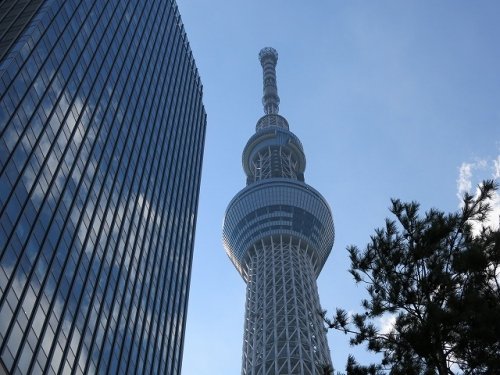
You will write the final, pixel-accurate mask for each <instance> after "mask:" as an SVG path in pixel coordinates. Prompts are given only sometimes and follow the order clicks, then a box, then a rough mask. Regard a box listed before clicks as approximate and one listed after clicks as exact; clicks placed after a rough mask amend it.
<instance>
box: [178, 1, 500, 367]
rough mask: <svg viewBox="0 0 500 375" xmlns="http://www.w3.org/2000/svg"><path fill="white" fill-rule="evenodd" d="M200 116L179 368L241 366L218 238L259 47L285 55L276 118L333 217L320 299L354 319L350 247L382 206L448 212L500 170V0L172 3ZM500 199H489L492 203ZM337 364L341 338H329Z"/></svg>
mask: <svg viewBox="0 0 500 375" xmlns="http://www.w3.org/2000/svg"><path fill="white" fill-rule="evenodd" d="M178 5H179V8H180V12H181V15H182V19H183V22H184V25H185V28H186V31H187V34H188V37H189V40H190V44H191V48H192V50H193V54H194V56H195V59H196V63H197V66H198V69H199V72H200V75H201V78H202V82H203V84H204V103H205V108H206V111H207V114H208V129H207V138H206V145H205V156H204V165H203V177H202V187H201V195H200V205H199V212H198V222H197V233H196V247H195V254H194V263H193V271H192V281H191V292H190V300H189V312H188V319H187V330H186V338H185V347H184V362H183V375H204V374H207V375H208V374H217V375H226V374H227V375H229V374H231V375H234V374H237V373H239V372H240V371H241V349H242V339H243V315H244V308H245V306H244V304H245V284H244V282H243V281H242V279H241V278H240V276H239V275H238V273H237V272H236V270H235V269H234V268H233V266H232V264H231V263H230V261H229V259H228V258H227V256H226V254H225V252H224V249H223V247H222V241H221V225H222V219H223V215H224V210H225V208H226V206H227V204H228V203H229V201H230V200H231V198H232V197H233V196H234V195H235V194H236V193H237V192H238V191H239V190H240V189H242V188H243V187H244V185H245V177H244V173H243V170H242V167H241V152H242V151H243V147H244V146H245V144H246V142H247V140H248V138H249V137H250V136H251V135H252V134H253V133H254V131H255V123H256V121H257V120H258V119H259V118H260V116H262V114H263V110H262V105H261V97H262V76H261V74H262V72H261V67H260V64H259V61H258V58H257V55H258V52H259V50H260V49H261V48H262V47H265V46H272V47H274V48H276V49H277V51H278V53H279V60H278V66H277V79H278V92H279V95H280V98H281V105H280V114H281V115H283V116H285V117H286V118H287V119H288V122H289V123H290V130H291V131H292V132H294V133H295V134H296V135H297V136H298V137H299V138H300V139H301V141H302V143H303V145H304V149H305V153H306V158H307V168H306V172H305V178H306V182H307V183H308V184H310V185H312V186H313V187H314V188H316V189H317V190H319V191H320V192H321V193H322V194H323V195H324V196H325V198H326V199H327V200H328V202H329V203H330V205H331V207H332V209H333V215H334V221H335V227H336V239H335V244H334V247H333V250H332V253H331V255H330V258H329V260H328V261H327V263H326V265H325V267H324V269H323V271H322V274H321V275H320V277H319V279H318V287H319V293H320V298H321V303H322V305H323V307H324V308H325V309H328V310H330V311H334V309H335V307H343V308H345V309H347V310H349V311H361V307H360V301H361V299H362V298H363V296H364V289H363V287H362V286H356V285H355V284H354V281H353V280H352V277H351V276H350V275H349V274H348V272H347V269H348V268H349V262H348V257H347V252H346V246H348V245H350V244H355V245H358V246H359V247H363V246H364V245H365V244H366V243H367V242H368V241H369V238H370V235H371V234H372V233H373V231H374V229H375V228H376V227H380V226H382V225H383V221H384V218H385V217H387V216H388V215H389V212H388V207H389V204H390V198H391V197H395V198H396V197H397V198H401V199H403V200H416V201H419V202H420V203H421V205H422V208H423V209H429V208H430V207H437V208H440V209H443V210H447V211H451V210H455V209H457V208H458V204H459V200H458V198H457V193H459V191H463V190H464V189H467V188H468V186H472V187H473V186H474V185H475V184H477V183H478V182H479V181H480V180H481V179H483V178H492V177H494V176H496V178H499V177H500V68H499V67H500V43H499V40H500V22H498V20H499V19H500V2H498V1H456V0H453V1H452V0H449V1H447V0H444V1H431V0H420V1H397V0H393V1H356V0H353V1H337V0H335V1H334V0H329V1H327V0H318V1H315V2H309V3H306V2H303V1H295V0H289V1H284V0H279V1H278V0H268V1H262V0H254V1H245V2H243V1H233V2H229V1H220V0H212V1H207V0H178ZM497 203H498V202H497ZM328 338H329V343H330V350H331V352H332V359H333V363H334V366H335V368H336V369H337V370H342V369H343V368H344V365H345V361H346V358H347V355H348V353H354V354H355V355H356V356H357V357H358V358H359V359H360V360H361V361H368V360H369V358H370V357H369V356H368V355H366V352H365V350H364V349H363V348H351V347H349V344H348V338H347V337H345V336H344V335H342V334H336V333H334V332H330V333H329V334H328Z"/></svg>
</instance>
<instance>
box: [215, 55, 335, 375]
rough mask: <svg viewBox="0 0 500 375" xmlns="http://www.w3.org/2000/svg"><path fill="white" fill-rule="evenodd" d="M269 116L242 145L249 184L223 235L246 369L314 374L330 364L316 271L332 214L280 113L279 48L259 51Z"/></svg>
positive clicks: (330, 234) (248, 373)
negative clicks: (236, 278) (240, 289)
mask: <svg viewBox="0 0 500 375" xmlns="http://www.w3.org/2000/svg"><path fill="white" fill-rule="evenodd" d="M259 59H260V63H261V65H262V68H263V72H264V96H263V98H262V103H263V105H264V111H265V115H264V116H263V117H262V118H260V119H259V121H258V122H257V125H256V132H255V134H254V135H253V136H252V137H251V138H250V139H249V141H248V143H247V144H246V146H245V149H244V150H243V169H244V170H245V173H246V175H247V187H246V188H244V189H243V190H241V191H240V192H239V193H238V194H237V195H236V196H235V197H234V198H233V200H232V201H231V202H230V203H229V206H228V208H227V210H226V215H225V218H224V225H223V241H224V247H225V249H226V252H227V254H228V255H229V258H230V259H231V261H232V262H233V264H234V265H235V267H236V269H237V270H238V271H239V273H240V274H241V276H242V277H243V279H244V280H245V282H246V283H247V298H246V311H245V332H244V341H243V367H242V374H243V375H260V374H262V375H270V374H272V375H275V374H276V375H281V374H287V375H291V374H294V375H295V374H300V375H316V374H320V373H322V372H321V370H322V369H323V368H324V367H325V366H327V365H330V364H331V359H330V353H329V350H328V346H327V342H326V334H325V331H324V328H323V324H322V321H321V317H320V315H319V311H320V309H321V307H320V303H319V296H318V290H317V286H316V278H317V277H318V275H319V273H320V271H321V269H322V267H323V265H324V264H325V261H326V258H327V257H328V255H329V254H330V251H331V248H332V245H333V239H334V229H333V219H332V213H331V210H330V207H329V205H328V203H327V202H326V200H325V199H324V198H323V197H322V196H321V194H319V193H318V192H317V191H316V190H314V189H313V188H312V187H310V186H309V185H307V184H306V183H305V182H304V170H305V167H306V158H305V155H304V150H303V148H302V144H301V143H300V141H299V139H298V138H297V137H296V136H295V135H294V134H293V133H292V132H290V131H289V130H288V122H287V120H286V119H285V118H284V117H282V116H280V115H279V114H278V105H279V102H280V100H279V97H278V89H277V86H276V71H275V68H276V63H277V61H278V53H277V52H276V50H274V49H273V48H264V49H262V50H261V51H260V54H259Z"/></svg>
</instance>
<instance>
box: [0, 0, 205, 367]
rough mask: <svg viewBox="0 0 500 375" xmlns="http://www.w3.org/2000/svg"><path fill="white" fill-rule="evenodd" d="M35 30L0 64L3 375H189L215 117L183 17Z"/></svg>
mask: <svg viewBox="0 0 500 375" xmlns="http://www.w3.org/2000/svg"><path fill="white" fill-rule="evenodd" d="M7 3H11V5H12V7H11V9H12V11H14V10H15V9H14V8H15V7H16V6H17V7H20V6H21V5H19V4H24V5H23V6H25V5H26V3H29V2H26V1H25V2H22V1H17V2H15V1H14V2H13V1H10V2H9V1H7ZM2 4H6V3H2ZM17 11H19V9H17ZM21 13H22V12H21V11H19V14H21ZM23 22H24V23H21V24H20V25H22V26H19V27H22V31H21V32H20V33H19V34H18V36H16V38H15V42H14V43H12V44H11V45H10V46H9V48H8V51H7V52H6V54H5V55H4V56H3V58H2V59H1V62H0V224H1V225H0V358H1V364H0V365H1V366H0V372H1V371H2V366H3V369H4V371H8V372H9V373H13V374H28V373H29V374H31V373H33V374H42V373H43V374H80V373H85V374H87V373H89V374H94V373H95V374H133V373H140V374H142V373H144V374H146V373H148V374H179V373H180V367H181V356H182V346H183V336H184V326H185V316H186V304H187V297H188V288H189V278H190V272H191V259H192V252H193V242H194V229H195V224H196V211H197V205H198V193H199V188H200V176H201V165H202V154H203V145H204V138H205V128H206V114H205V110H204V107H203V104H202V85H201V82H200V79H199V76H198V72H197V69H196V66H195V62H194V59H193V57H192V54H191V50H190V48H189V44H188V41H187V38H186V34H185V32H184V29H183V26H182V22H181V20H180V16H179V12H178V10H177V7H176V5H175V2H174V1H172V0H148V1H145V0H143V1H138V0H130V1H127V0H110V1H99V0H64V1H63V0H50V1H49V0H46V1H42V2H41V4H39V7H38V8H37V9H36V10H35V12H34V13H33V14H31V15H30V16H29V20H27V21H26V20H25V21H23ZM7 28H8V27H7V26H5V29H7Z"/></svg>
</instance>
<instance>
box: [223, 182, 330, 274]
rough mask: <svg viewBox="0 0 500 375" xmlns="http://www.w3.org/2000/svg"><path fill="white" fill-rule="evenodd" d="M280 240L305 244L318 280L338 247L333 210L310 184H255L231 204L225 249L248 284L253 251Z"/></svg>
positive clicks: (226, 226)
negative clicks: (335, 245) (263, 243)
mask: <svg viewBox="0 0 500 375" xmlns="http://www.w3.org/2000/svg"><path fill="white" fill-rule="evenodd" d="M277 236H281V237H283V236H286V237H290V238H293V239H294V240H295V241H300V242H301V246H300V247H301V248H303V249H306V251H307V253H309V254H310V256H311V257H312V259H311V260H312V264H313V266H314V273H315V276H316V277H317V276H318V275H319V273H320V271H321V269H322V267H323V265H324V263H325V261H326V258H327V257H328V255H329V253H330V251H331V248H332V246H333V240H334V227H333V219H332V213H331V210H330V206H329V205H328V203H327V202H326V200H325V199H324V198H323V197H322V196H321V194H320V193H318V192H317V191H316V190H315V189H313V188H312V187H311V186H309V185H307V184H305V183H304V182H300V181H297V180H293V179H289V178H271V179H266V180H262V181H260V182H255V183H252V184H251V185H249V186H247V187H246V188H245V189H243V190H241V191H240V192H239V193H238V194H237V195H236V196H235V197H234V198H233V200H232V201H231V202H230V203H229V206H228V208H227V210H226V215H225V218H224V225H223V241H224V247H225V249H226V252H227V254H228V255H229V257H230V259H231V261H232V262H233V263H234V265H235V266H236V268H237V269H238V271H239V272H240V274H241V275H242V277H243V278H244V279H245V281H247V274H248V273H247V269H246V268H247V265H248V263H249V259H248V257H249V255H250V253H249V251H250V249H252V248H253V245H254V244H255V243H258V242H261V240H264V239H266V238H272V237H277Z"/></svg>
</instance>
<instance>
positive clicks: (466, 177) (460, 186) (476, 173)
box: [457, 155, 500, 233]
mask: <svg viewBox="0 0 500 375" xmlns="http://www.w3.org/2000/svg"><path fill="white" fill-rule="evenodd" d="M485 179H494V180H497V182H498V180H499V179H500V155H498V156H497V157H496V158H495V159H492V160H486V159H481V160H477V161H475V162H473V163H465V162H464V163H462V165H461V166H460V169H459V177H458V180H457V196H458V198H459V199H460V205H461V204H462V196H463V194H464V193H472V187H473V185H474V186H478V184H480V183H481V182H482V181H483V180H485ZM478 194H479V188H478V187H476V189H475V193H474V195H475V196H477V195H478ZM489 203H490V206H491V212H490V215H489V216H488V218H487V219H486V221H485V223H484V225H485V226H487V227H490V228H493V229H498V228H499V220H500V195H499V194H498V192H495V193H494V194H493V196H492V198H491V200H490V201H489ZM480 229H481V228H480V227H479V226H477V225H476V226H474V232H476V233H477V232H479V230H480Z"/></svg>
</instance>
